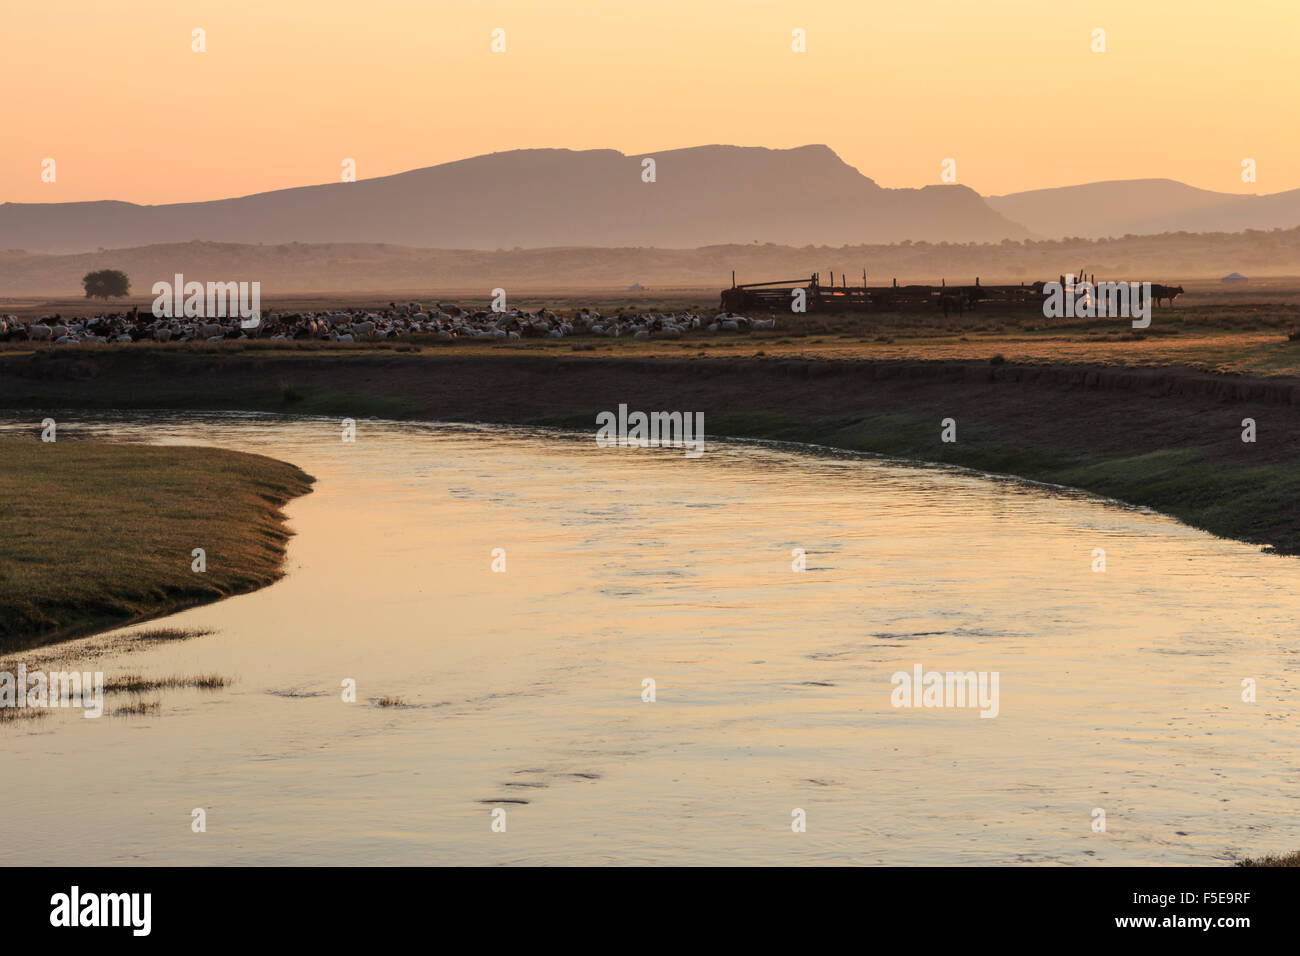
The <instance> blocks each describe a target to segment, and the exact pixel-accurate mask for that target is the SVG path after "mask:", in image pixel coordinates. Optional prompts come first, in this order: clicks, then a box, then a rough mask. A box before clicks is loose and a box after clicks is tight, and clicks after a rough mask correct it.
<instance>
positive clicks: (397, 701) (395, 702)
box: [375, 697, 406, 707]
mask: <svg viewBox="0 0 1300 956" xmlns="http://www.w3.org/2000/svg"><path fill="white" fill-rule="evenodd" d="M375 705H376V706H378V707H405V706H406V701H404V700H403V699H402V698H400V697H380V698H379V699H378V700H376V701H375Z"/></svg>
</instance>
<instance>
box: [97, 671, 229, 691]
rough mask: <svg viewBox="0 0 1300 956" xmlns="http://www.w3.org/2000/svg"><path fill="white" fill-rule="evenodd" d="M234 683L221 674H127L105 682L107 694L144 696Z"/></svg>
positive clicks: (211, 687) (215, 687) (205, 688)
mask: <svg viewBox="0 0 1300 956" xmlns="http://www.w3.org/2000/svg"><path fill="white" fill-rule="evenodd" d="M232 683H234V681H233V679H232V678H229V677H223V676H222V675H220V674H197V675H194V676H190V677H187V676H184V675H180V674H176V675H172V676H170V677H142V676H140V675H139V674H125V675H123V676H121V677H114V678H113V679H111V680H107V681H105V682H104V693H106V694H143V693H146V692H148V691H155V690H174V689H176V688H181V687H197V688H199V689H201V690H220V689H221V688H223V687H229V686H230V685H231V684H232Z"/></svg>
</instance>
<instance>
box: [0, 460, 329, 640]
mask: <svg viewBox="0 0 1300 956" xmlns="http://www.w3.org/2000/svg"><path fill="white" fill-rule="evenodd" d="M311 481H312V479H311V478H310V477H309V476H307V475H305V474H303V472H302V471H300V470H299V469H298V468H296V467H294V466H293V465H289V464H286V463H284V462H280V461H275V460H274V459H271V458H265V457H262V456H260V455H249V454H243V453H239V452H232V451H226V450H223V449H217V448H184V447H153V446H146V445H125V444H97V443H91V442H80V441H68V440H59V441H56V442H50V443H46V442H39V441H35V440H29V441H15V440H10V441H0V651H14V650H19V649H21V648H23V647H31V646H34V645H36V644H40V643H45V642H48V641H51V640H53V639H57V638H59V637H63V636H72V635H75V634H76V633H81V632H86V631H89V630H91V629H94V628H96V627H106V626H110V625H112V624H120V623H127V622H129V621H131V620H136V619H141V618H144V617H148V616H155V615H157V614H160V613H163V612H166V611H170V610H174V609H179V608H181V607H185V606H188V605H193V604H198V603H203V602H206V601H212V600H216V599H218V598H221V597H225V596H227V595H230V594H237V593H240V592H243V591H250V590H253V589H254V588H257V587H261V586H263V585H265V584H268V583H270V582H271V581H274V580H276V579H277V578H278V577H279V576H280V574H281V568H280V565H281V561H282V559H283V556H284V547H285V542H286V541H287V539H288V537H289V532H288V531H287V530H286V529H285V527H284V523H283V515H282V514H281V512H280V510H279V509H280V506H281V505H283V504H284V503H285V502H286V501H288V500H289V499H290V498H293V497H295V496H297V495H301V494H304V493H306V492H307V491H308V490H309V489H310V484H311ZM195 548H202V549H204V551H205V552H206V567H207V570H206V571H204V572H201V573H200V572H196V571H194V570H191V567H192V562H193V558H192V557H191V555H192V552H193V549H195Z"/></svg>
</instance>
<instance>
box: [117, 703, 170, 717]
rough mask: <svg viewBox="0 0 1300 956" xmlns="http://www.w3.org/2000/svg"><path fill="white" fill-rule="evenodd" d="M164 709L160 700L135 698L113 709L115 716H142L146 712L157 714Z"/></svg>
mask: <svg viewBox="0 0 1300 956" xmlns="http://www.w3.org/2000/svg"><path fill="white" fill-rule="evenodd" d="M161 709H162V701H160V700H133V701H131V702H130V703H129V704H123V705H122V706H121V707H118V708H117V709H116V710H114V711H113V716H114V717H140V716H144V715H146V714H156V713H158V711H160V710H161Z"/></svg>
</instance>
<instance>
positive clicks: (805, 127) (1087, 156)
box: [0, 0, 1300, 203]
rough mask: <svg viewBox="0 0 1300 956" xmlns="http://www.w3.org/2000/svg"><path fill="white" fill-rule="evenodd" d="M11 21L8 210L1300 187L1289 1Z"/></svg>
mask: <svg viewBox="0 0 1300 956" xmlns="http://www.w3.org/2000/svg"><path fill="white" fill-rule="evenodd" d="M3 19H4V30H3V33H0V67H2V68H3V70H4V74H5V81H6V82H5V92H4V99H3V108H2V109H3V113H2V114H0V133H2V134H3V149H0V201H16V202H64V201H72V200H86V199H123V200H130V201H133V202H145V203H160V202H177V201H185V200H197V199H215V198H221V197H226V196H236V195H244V194H247V193H252V192H259V191H262V190H268V189H278V188H282V187H286V186H298V185H306V184H309V183H320V182H333V181H337V180H338V178H339V170H340V163H341V161H342V160H343V159H344V158H345V157H351V158H354V159H355V160H356V162H357V175H358V177H359V178H362V179H365V178H369V177H372V176H381V175H385V174H388V173H394V172H400V171H402V170H406V169H412V168H416V167H420V166H429V165H433V164H436V163H440V162H446V161H448V160H454V159H462V158H464V157H467V156H473V155H477V154H480V153H486V152H493V151H496V150H504V149H514V148H519V147H532V146H566V147H572V148H593V147H612V148H614V149H619V150H622V151H624V152H627V153H636V154H652V153H653V151H655V150H660V149H670V148H676V147H682V146H695V145H700V144H704V143H732V144H738V145H763V146H775V147H788V146H797V145H802V144H805V143H826V144H828V145H829V146H831V147H832V148H833V149H835V150H836V151H837V152H838V153H839V154H840V155H841V156H842V157H843V158H844V159H845V161H847V162H848V163H850V164H852V165H854V166H856V167H857V168H858V169H860V170H861V171H862V172H863V173H864V174H866V175H868V176H870V177H872V178H873V179H875V180H876V181H877V182H879V183H880V184H881V185H884V186H922V185H925V184H927V183H935V182H939V181H940V180H939V177H940V164H941V161H942V160H943V159H944V158H947V157H952V158H954V159H955V160H956V163H957V180H958V181H959V182H962V183H965V184H967V185H969V186H971V187H973V188H974V189H977V190H979V191H980V192H981V193H985V194H990V193H992V194H998V193H1005V192H1013V191H1017V190H1021V189H1033V188H1040V187H1045V186H1058V185H1069V184H1073V183H1079V182H1091V181H1096V180H1103V179H1124V178H1137V177H1148V176H1161V177H1169V178H1173V179H1179V180H1182V181H1184V182H1188V183H1191V184H1192V185H1195V186H1200V187H1203V188H1206V189H1214V190H1219V191H1223V192H1246V193H1250V192H1260V193H1267V192H1278V191H1281V190H1285V189H1294V188H1297V187H1300V162H1297V161H1296V158H1297V155H1300V123H1297V121H1296V116H1297V106H1298V105H1300V97H1298V96H1297V94H1298V93H1300V78H1298V77H1300V73H1298V72H1297V71H1296V69H1295V67H1294V63H1295V56H1296V54H1295V50H1296V49H1297V48H1298V46H1300V3H1297V2H1296V0H1239V2H1235V3H1231V4H1227V3H1224V2H1222V0H1214V2H1207V0H1181V2H1167V0H1143V2H1141V3H1138V2H1136V0H1118V2H1115V0H1100V2H1092V3H1089V4H1087V5H1079V4H1065V3H1061V2H1059V0H982V2H978V3H977V2H971V0H906V2H899V3H888V4H886V3H864V2H861V0H788V2H773V0H653V2H651V0H643V2H635V0H604V2H599V0H586V2H583V0H511V2H491V0H366V2H358V0H311V2H299V0H200V2H187V0H132V2H131V3H129V4H127V3H121V2H109V0H61V2H49V3H29V2H19V0H6V9H5V12H4V15H3ZM196 27H200V28H203V29H204V30H205V31H206V35H207V36H206V39H207V52H205V53H193V52H191V42H192V40H191V31H192V30H193V29H194V28H196ZM496 27H500V28H503V29H504V30H505V31H506V52H504V53H493V52H491V50H490V43H491V35H490V34H491V31H492V30H493V28H496ZM1097 27H1100V28H1103V29H1105V31H1106V45H1107V51H1106V52H1105V53H1093V52H1092V51H1091V49H1090V46H1091V43H1092V36H1091V34H1092V31H1093V29H1094V28H1097ZM795 28H801V29H803V30H805V31H806V33H807V52H806V53H794V52H792V51H791V31H792V30H793V29H795ZM47 157H49V158H53V159H54V160H55V162H56V164H57V165H56V173H57V179H56V181H55V182H53V183H43V182H42V181H41V163H42V160H43V159H45V158H47ZM1244 157H1251V158H1253V159H1255V160H1256V162H1257V165H1258V181H1257V182H1256V183H1253V184H1250V183H1244V182H1242V180H1241V162H1242V159H1243V158H1244Z"/></svg>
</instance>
